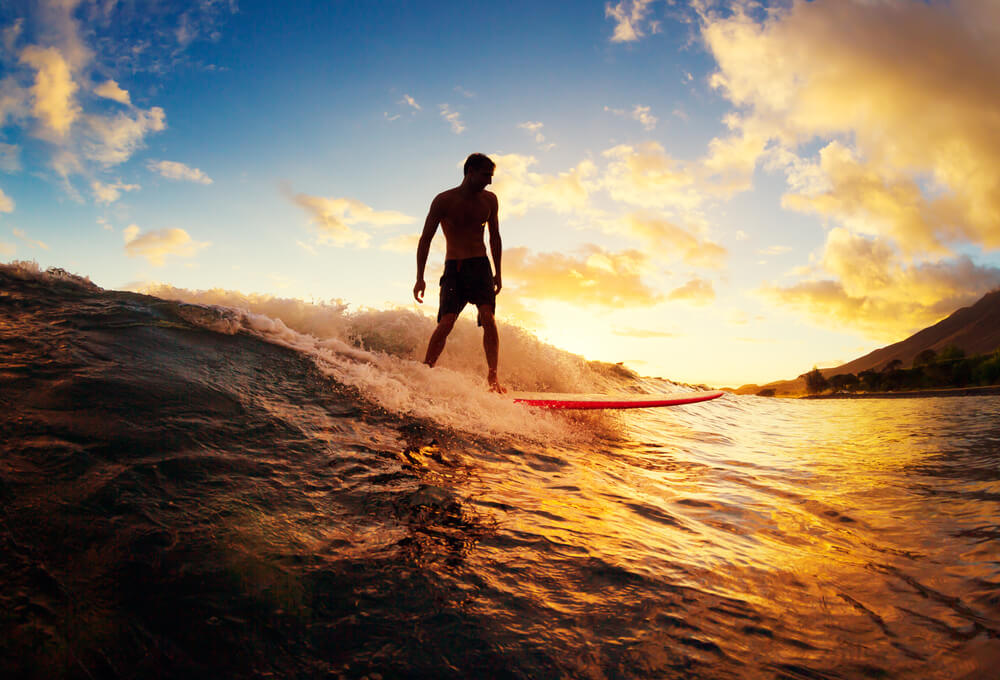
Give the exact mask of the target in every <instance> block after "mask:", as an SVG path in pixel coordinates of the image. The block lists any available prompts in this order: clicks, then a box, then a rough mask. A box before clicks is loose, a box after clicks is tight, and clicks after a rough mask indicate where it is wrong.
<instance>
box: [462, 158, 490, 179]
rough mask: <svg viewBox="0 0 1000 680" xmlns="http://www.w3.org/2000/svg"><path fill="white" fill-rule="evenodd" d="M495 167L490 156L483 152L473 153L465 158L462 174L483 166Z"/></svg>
mask: <svg viewBox="0 0 1000 680" xmlns="http://www.w3.org/2000/svg"><path fill="white" fill-rule="evenodd" d="M496 167H497V164H496V163H494V162H493V161H491V160H490V157H489V156H487V155H486V154H484V153H473V154H469V157H468V158H466V159H465V167H464V168H462V174H465V175H468V174H469V171H470V170H481V169H484V168H489V169H490V170H493V169H494V168H496Z"/></svg>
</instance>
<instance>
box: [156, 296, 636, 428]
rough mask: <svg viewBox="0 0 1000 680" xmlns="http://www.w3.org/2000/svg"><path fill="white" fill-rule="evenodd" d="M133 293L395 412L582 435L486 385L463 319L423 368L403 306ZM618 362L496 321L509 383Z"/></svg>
mask: <svg viewBox="0 0 1000 680" xmlns="http://www.w3.org/2000/svg"><path fill="white" fill-rule="evenodd" d="M142 292H144V293H146V294H149V295H155V296H156V297H160V298H164V299H169V300H176V301H180V302H184V303H187V304H188V305H193V307H190V308H188V309H186V310H185V309H182V310H181V312H180V313H181V314H182V315H183V316H184V317H185V318H186V319H188V320H189V321H191V322H193V323H197V324H198V325H200V326H202V327H205V328H210V329H212V330H215V331H219V332H226V333H231V332H234V331H235V330H239V329H242V330H245V331H247V332H250V333H253V334H255V335H257V336H258V337H260V338H262V339H264V340H267V341H268V342H272V343H275V344H280V345H284V346H286V347H291V348H293V349H295V350H296V351H298V352H301V353H303V354H305V355H307V356H308V357H310V358H311V359H312V360H313V361H314V362H315V364H316V365H317V366H318V367H319V368H320V370H322V371H323V372H324V373H325V374H327V375H329V376H330V377H332V378H333V379H335V380H337V381H338V382H341V383H343V384H346V385H351V386H353V387H356V388H357V389H358V390H359V391H360V392H361V393H362V394H363V395H364V396H365V397H366V398H368V399H370V400H372V401H374V402H375V403H377V404H379V405H380V406H381V407H383V408H385V409H387V410H389V411H391V412H394V413H398V414H401V415H407V416H413V417H418V418H424V419H429V420H433V421H435V422H437V423H439V424H441V425H444V426H446V427H449V428H452V429H455V430H459V431H465V432H470V433H474V434H485V435H491V436H515V435H516V436H526V437H530V438H538V439H551V438H556V439H558V440H562V441H565V440H567V439H573V438H577V437H579V436H581V435H582V433H581V432H580V431H579V430H580V428H579V427H578V425H579V422H580V421H579V420H573V419H571V418H567V417H566V416H565V415H559V414H554V413H544V412H539V411H537V410H534V409H529V408H527V407H524V406H520V405H517V404H514V403H513V401H512V400H511V398H510V397H503V396H498V395H495V394H491V393H489V392H488V391H487V389H486V388H487V385H486V380H485V375H486V363H485V359H484V356H483V349H482V333H481V331H480V330H479V329H478V328H477V327H476V325H475V322H474V321H472V320H466V319H460V320H459V322H458V323H457V324H456V326H455V329H454V330H453V331H452V334H451V336H450V337H449V339H448V345H447V348H446V350H445V352H444V354H443V355H442V357H441V360H440V361H439V363H438V366H437V367H436V368H434V369H431V368H429V367H427V366H425V365H424V364H423V363H422V358H423V352H424V350H425V348H426V343H427V340H428V338H429V337H430V334H431V332H432V331H433V329H434V326H435V322H434V320H433V319H431V318H429V317H426V316H423V315H421V314H417V313H415V312H413V311H410V310H406V309H393V310H371V309H362V310H358V311H352V310H350V309H349V306H348V305H347V304H345V303H343V302H341V301H331V302H328V303H319V304H317V303H308V302H304V301H302V300H295V299H288V298H277V297H273V296H268V295H246V294H243V293H239V292H234V291H227V290H221V289H214V290H207V291H189V290H184V289H179V288H174V287H171V286H165V285H151V286H146V287H145V288H143V290H142ZM201 310H204V312H207V313H203V312H202V311H201ZM618 370H619V369H615V368H614V367H610V369H608V367H606V366H605V365H600V364H595V363H590V362H587V361H585V360H584V359H583V358H582V357H579V356H577V355H574V354H570V353H569V352H565V351H563V350H560V349H558V348H556V347H552V346H551V345H547V344H545V343H542V342H540V341H539V340H538V339H537V338H535V337H534V336H533V335H531V334H530V333H528V332H527V331H525V330H523V329H521V328H517V327H514V326H509V325H505V324H501V325H500V377H501V379H502V380H503V382H504V383H505V384H506V385H507V386H508V387H510V388H511V389H517V390H527V391H574V392H591V391H601V390H603V389H607V388H608V387H609V385H611V384H612V383H618V384H619V385H620V384H621V382H620V379H621V377H622V376H615V375H613V374H614V373H615V372H616V371H618ZM616 378H617V379H616Z"/></svg>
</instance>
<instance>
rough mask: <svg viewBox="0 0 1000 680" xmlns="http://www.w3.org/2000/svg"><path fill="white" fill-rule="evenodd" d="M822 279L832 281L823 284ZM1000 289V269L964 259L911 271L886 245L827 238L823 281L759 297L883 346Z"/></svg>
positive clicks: (843, 235)
mask: <svg viewBox="0 0 1000 680" xmlns="http://www.w3.org/2000/svg"><path fill="white" fill-rule="evenodd" d="M824 274H826V275H829V276H830V278H820V277H822V276H823V275H824ZM997 286H1000V269H997V268H994V267H981V266H978V265H976V264H975V263H974V262H973V261H972V260H971V259H970V258H968V257H965V256H962V257H958V258H954V259H951V260H948V261H942V262H925V263H921V264H913V265H906V264H904V263H903V262H902V261H901V259H900V258H899V257H898V255H897V254H896V252H895V251H894V250H893V248H892V247H891V246H890V244H889V242H888V241H887V240H885V239H881V238H869V237H865V236H859V235H856V234H852V233H851V232H850V231H848V230H847V229H842V228H838V229H834V230H832V231H831V232H830V234H829V236H828V239H827V243H826V247H825V249H824V252H823V256H822V260H821V270H820V271H819V272H818V276H817V277H815V278H812V279H809V280H806V281H802V282H800V283H796V284H792V285H786V286H777V285H773V284H770V285H767V286H765V287H764V288H763V289H762V290H761V293H762V294H763V295H764V297H766V298H768V299H770V300H772V301H773V302H776V303H778V304H780V305H782V306H788V307H792V308H794V309H798V310H800V311H802V312H805V313H806V314H807V315H808V316H810V317H812V318H813V319H815V320H816V321H817V322H818V323H820V324H822V325H824V326H829V325H830V324H831V322H835V323H836V324H837V325H839V326H842V327H848V328H856V329H859V330H861V331H863V332H865V333H866V334H868V335H869V336H871V337H873V338H878V339H880V340H890V341H891V340H899V339H900V338H901V337H905V336H906V335H909V334H910V333H913V332H915V331H917V330H919V329H920V328H923V327H925V326H928V325H930V324H933V323H935V322H937V321H939V320H940V319H942V318H944V317H945V316H947V315H948V314H950V313H951V312H953V311H955V310H956V309H958V308H959V307H962V306H964V305H968V304H970V303H972V302H975V301H976V300H977V299H978V298H979V297H981V296H982V295H984V294H985V293H987V292H989V291H990V290H992V289H994V288H996V287H997Z"/></svg>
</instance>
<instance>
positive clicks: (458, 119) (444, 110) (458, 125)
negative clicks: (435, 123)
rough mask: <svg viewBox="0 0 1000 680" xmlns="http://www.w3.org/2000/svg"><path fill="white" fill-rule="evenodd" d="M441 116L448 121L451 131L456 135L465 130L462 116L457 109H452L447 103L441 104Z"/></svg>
mask: <svg viewBox="0 0 1000 680" xmlns="http://www.w3.org/2000/svg"><path fill="white" fill-rule="evenodd" d="M440 108H441V117H442V118H444V119H445V120H446V121H448V124H449V125H451V131H452V132H454V133H455V134H456V135H460V134H462V133H463V132H465V123H463V122H462V116H461V115H460V114H459V113H458V111H452V110H451V107H450V106H449V105H448V104H442V105H441V107H440Z"/></svg>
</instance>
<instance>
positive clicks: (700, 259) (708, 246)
mask: <svg viewBox="0 0 1000 680" xmlns="http://www.w3.org/2000/svg"><path fill="white" fill-rule="evenodd" d="M611 228H612V229H614V230H617V231H618V232H619V233H625V234H627V235H629V236H631V237H633V238H637V239H639V240H641V241H642V242H644V243H645V244H646V250H647V252H651V253H652V254H653V255H654V256H655V257H656V258H657V259H659V260H667V261H669V260H673V259H679V260H683V261H684V262H685V263H686V264H688V265H691V266H692V267H704V268H708V269H721V268H722V267H723V266H724V265H725V262H726V257H727V256H728V255H729V252H728V251H727V250H726V249H725V248H724V247H723V246H721V245H719V244H718V243H716V242H715V241H713V240H711V239H709V238H707V237H705V236H703V235H701V234H699V233H696V232H694V231H693V230H691V229H685V228H684V227H681V226H679V225H677V224H675V223H673V222H671V221H669V220H665V219H662V218H660V217H656V216H651V215H646V214H635V213H633V214H630V215H627V216H626V217H625V218H624V219H622V220H619V221H618V222H616V223H615V224H614V225H613V226H612V227H611Z"/></svg>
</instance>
